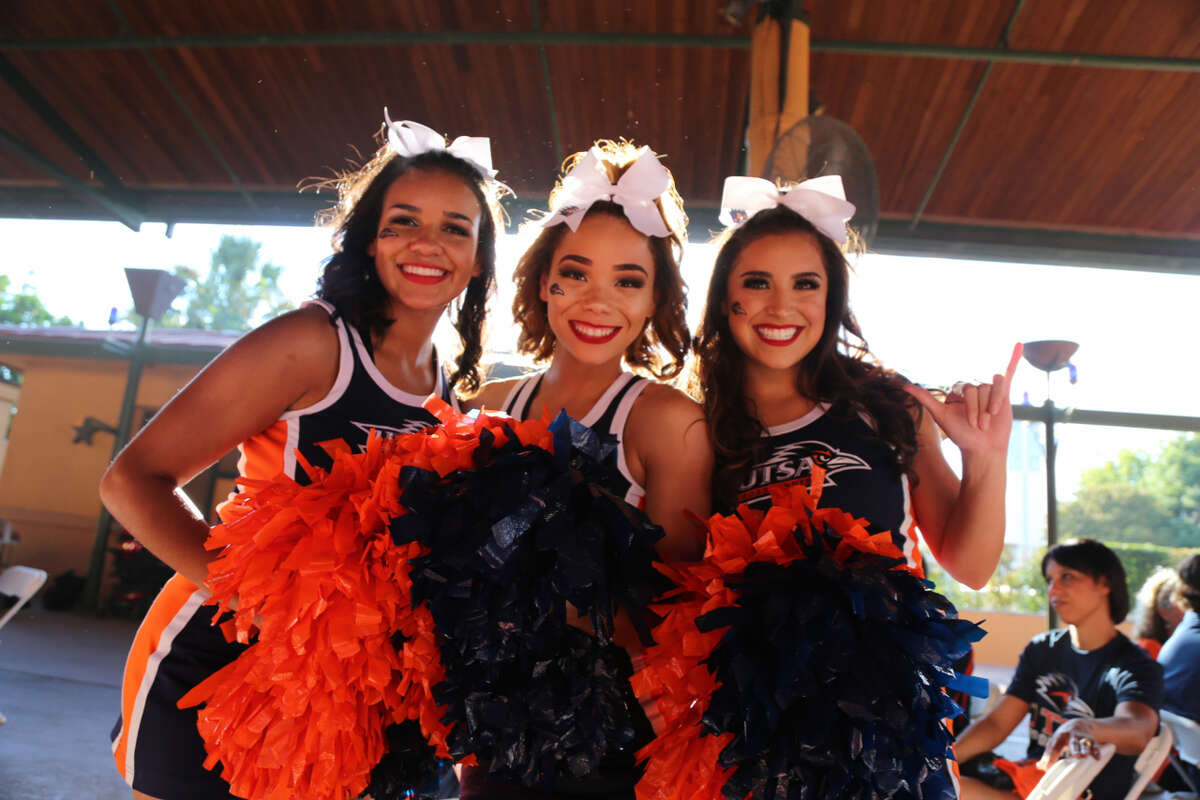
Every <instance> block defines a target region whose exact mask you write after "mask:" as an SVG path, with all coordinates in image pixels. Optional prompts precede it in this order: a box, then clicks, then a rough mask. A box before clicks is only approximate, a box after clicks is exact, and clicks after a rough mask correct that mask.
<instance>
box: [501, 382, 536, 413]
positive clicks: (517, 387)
mask: <svg viewBox="0 0 1200 800" xmlns="http://www.w3.org/2000/svg"><path fill="white" fill-rule="evenodd" d="M536 377H537V376H536V375H529V376H527V377H524V378H517V379H516V380H515V381H513V382H512V386H510V387H508V394H507V395H505V396H504V402H502V403H501V404H500V410H501V411H503V412H504V413H505V414H508V415H510V416H516V415H515V414H513V412H514V411H515V410H516V406H515V405H514V404H515V403H516V398H517V394H518V393H519V392H520V391H521V390H522V389H524V388H525V387H526V386H528V385H529V383H530V381H531V380H532V379H533V378H536Z"/></svg>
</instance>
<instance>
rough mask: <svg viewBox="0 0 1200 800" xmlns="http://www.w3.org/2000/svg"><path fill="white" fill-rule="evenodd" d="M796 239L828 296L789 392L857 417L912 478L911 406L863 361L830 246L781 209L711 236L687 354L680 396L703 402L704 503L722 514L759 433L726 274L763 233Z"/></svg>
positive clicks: (840, 260)
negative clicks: (818, 267) (805, 243)
mask: <svg viewBox="0 0 1200 800" xmlns="http://www.w3.org/2000/svg"><path fill="white" fill-rule="evenodd" d="M779 234H801V235H806V236H811V237H813V239H814V241H815V242H816V244H817V248H818V249H819V250H820V253H821V260H822V262H823V263H824V266H825V273H826V276H827V278H826V284H825V285H826V290H827V297H826V300H825V327H824V330H822V332H821V338H820V339H819V340H818V342H817V344H816V346H815V347H813V349H812V351H811V352H809V353H808V355H806V356H805V357H804V360H803V361H802V362H801V364H800V370H799V371H798V374H797V378H796V390H797V391H798V392H800V394H801V395H802V396H803V397H806V398H808V399H809V400H812V401H813V402H814V403H827V404H829V405H830V411H829V412H828V413H830V414H831V415H835V416H840V417H844V418H846V419H850V418H853V417H855V416H857V415H859V414H866V415H867V416H868V418H869V419H871V421H872V423H873V435H874V436H875V437H876V438H878V440H879V441H881V442H883V443H884V444H886V445H887V446H888V447H889V450H890V453H891V458H892V463H893V466H894V467H895V469H896V471H897V472H898V473H903V474H906V475H908V476H909V480H910V481H913V482H915V481H916V473H915V471H914V470H913V459H914V457H915V456H916V452H917V428H916V420H917V419H920V413H921V411H920V406H919V404H918V403H917V401H916V399H915V398H913V397H912V396H911V395H909V394H908V393H907V392H906V391H904V388H903V387H904V383H905V381H904V379H903V378H901V377H900V376H899V375H897V374H896V373H894V372H891V371H890V370H886V369H884V368H883V367H882V366H880V365H879V363H878V362H876V361H875V359H874V357H873V356H871V353H870V350H869V349H868V347H867V342H866V340H865V339H864V338H863V334H862V330H861V329H860V328H859V326H858V321H857V320H855V318H854V314H853V313H852V312H851V310H850V298H849V265H848V264H847V263H846V257H845V256H844V255H843V253H842V251H841V250H840V249H839V248H838V245H837V243H836V242H834V241H833V240H832V239H830V238H829V237H828V236H826V235H825V234H823V233H821V232H820V231H818V230H817V229H816V228H815V227H813V225H812V223H811V222H809V221H808V220H806V219H805V218H804V217H802V216H800V215H799V214H797V213H796V212H794V211H792V210H791V209H789V208H787V207H785V206H779V207H778V208H774V209H768V210H766V211H761V212H759V213H758V214H755V215H754V216H753V217H751V218H750V219H749V220H747V221H746V223H745V224H744V225H742V226H741V227H739V228H736V229H733V230H728V231H726V232H725V233H723V234H722V235H721V237H719V238H718V242H719V243H720V244H721V249H720V251H719V252H718V253H717V258H716V262H715V264H714V266H713V272H712V278H711V280H710V281H709V284H708V297H707V299H706V300H705V306H704V317H703V319H702V321H701V323H700V330H699V332H698V333H697V334H696V339H695V342H694V343H693V347H694V349H695V351H696V359H695V362H694V363H693V367H692V370H691V373H690V375H689V381H688V389H689V392H690V393H691V394H692V395H693V396H694V397H695V398H696V399H697V400H699V401H700V402H701V403H702V404H703V405H704V411H705V416H706V418H707V419H708V427H709V435H710V437H711V439H712V442H713V450H714V451H715V455H716V465H715V468H714V470H713V487H712V488H713V506H714V508H718V509H725V510H730V509H732V508H733V507H734V505H735V498H736V495H737V491H738V487H740V486H741V485H742V483H743V482H744V480H745V478H746V476H747V475H748V474H749V472H750V469H751V468H752V467H753V465H754V464H755V463H756V462H757V460H758V459H759V457H760V456H761V447H762V436H763V434H764V433H765V432H766V428H765V426H764V425H763V424H762V422H761V421H760V420H759V419H758V416H757V412H756V409H755V408H754V403H753V401H752V400H751V399H750V398H749V397H747V396H746V394H745V390H744V388H743V387H744V385H745V371H746V364H745V356H744V355H743V353H742V351H741V349H740V348H739V347H738V345H737V342H736V341H735V340H734V338H733V334H732V333H731V332H730V329H729V318H728V317H727V316H726V314H725V311H724V305H725V300H726V298H727V297H728V295H729V276H730V273H731V272H732V271H733V267H734V265H735V264H736V263H737V260H738V257H739V256H741V254H742V251H744V250H745V249H746V247H747V246H749V245H750V243H751V242H754V241H756V240H758V239H761V238H762V237H764V236H774V235H779Z"/></svg>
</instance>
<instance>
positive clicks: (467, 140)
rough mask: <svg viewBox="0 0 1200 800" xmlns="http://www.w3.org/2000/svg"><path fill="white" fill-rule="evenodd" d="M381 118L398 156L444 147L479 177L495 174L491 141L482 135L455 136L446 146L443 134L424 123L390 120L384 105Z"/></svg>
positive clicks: (417, 154)
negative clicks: (477, 172) (470, 167)
mask: <svg viewBox="0 0 1200 800" xmlns="http://www.w3.org/2000/svg"><path fill="white" fill-rule="evenodd" d="M383 119H384V122H385V123H386V124H387V138H388V145H389V146H390V147H391V148H392V150H394V151H396V152H397V153H399V154H400V155H402V156H405V157H406V158H412V157H413V156H419V155H421V154H422V153H428V152H430V151H432V150H445V151H446V152H448V153H449V154H450V155H452V156H457V157H458V158H461V159H462V160H463V161H466V162H467V163H468V164H470V165H471V166H473V167H475V169H476V170H478V171H479V174H480V175H482V176H483V177H485V178H494V177H496V170H494V169H492V142H491V140H490V139H488V138H487V137H486V136H459V137H458V138H457V139H455V140H454V141H453V142H451V143H450V146H449V147H447V146H446V139H445V137H443V136H442V135H441V134H440V133H438V132H437V131H435V130H434V129H433V128H430V127H429V126H427V125H422V124H421V123H419V122H413V121H411V120H401V121H400V122H392V118H391V117H389V116H388V110H387V109H386V108H384V109H383Z"/></svg>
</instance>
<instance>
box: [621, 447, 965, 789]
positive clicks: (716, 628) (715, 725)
mask: <svg viewBox="0 0 1200 800" xmlns="http://www.w3.org/2000/svg"><path fill="white" fill-rule="evenodd" d="M823 477H824V476H823V471H822V470H820V468H819V467H818V468H815V469H814V475H813V478H812V483H813V485H814V486H816V487H818V488H817V491H816V492H810V491H809V490H808V489H807V488H806V487H804V486H792V487H787V488H777V489H774V490H773V492H772V506H771V508H770V509H769V510H767V511H766V512H765V513H764V512H762V511H756V510H752V509H749V508H747V507H745V506H743V507H741V508H739V509H738V513H737V515H736V516H730V517H723V516H720V515H718V516H714V517H713V518H712V519H711V520H710V521H709V542H708V548H707V551H706V553H705V557H704V560H703V561H701V562H699V563H691V564H672V565H660V566H659V568H660V570H661V571H662V572H663V573H664V574H665V575H667V576H668V577H669V578H671V579H672V580H673V581H674V583H675V589H674V590H673V591H671V592H669V593H668V594H666V595H664V596H663V597H662V598H661V602H660V603H659V604H658V605H656V607H655V608H656V610H657V611H658V612H659V614H660V615H661V616H662V622H661V623H660V624H659V625H658V626H657V627H656V628H655V629H654V638H655V641H656V644H655V646H653V647H651V648H649V649H648V650H647V652H646V655H645V666H644V667H643V669H641V670H639V672H638V673H636V674H635V676H634V688H635V690H636V691H637V692H638V695H639V697H641V698H642V699H643V700H644V701H646V700H653V701H654V702H656V703H657V705H658V708H659V711H660V713H661V714H662V716H663V718H664V721H665V726H664V728H662V729H661V730H660V732H659V735H658V737H657V738H656V739H655V740H654V741H653V742H651V743H650V744H649V745H647V746H646V747H644V748H643V749H642V750H641V751H640V753H639V757H640V758H643V759H646V761H647V764H646V771H645V774H644V776H643V778H642V780H641V781H640V783H639V784H638V789H637V794H638V798H639V800H716V799H717V798H721V797H722V796H724V797H727V798H745V797H749V796H753V797H755V798H766V799H768V800H769V799H770V798H798V799H801V800H808V799H809V798H854V799H855V800H875V799H878V800H883V799H884V798H899V797H905V798H909V797H912V798H926V799H927V800H950V799H951V798H952V797H953V787H952V786H951V782H950V779H949V777H948V775H947V773H946V769H945V766H944V765H945V758H946V756H947V755H948V754H949V744H950V737H949V734H948V733H947V731H946V729H945V726H944V724H943V723H942V718H943V717H945V716H949V712H951V711H952V710H953V709H954V706H953V703H952V702H951V701H950V700H949V698H948V697H947V696H946V694H945V692H944V691H943V690H942V689H943V687H945V686H947V685H949V684H950V683H951V682H952V681H953V680H954V674H953V671H952V670H951V669H950V666H949V665H950V663H951V661H952V660H953V659H954V658H956V657H957V656H958V655H961V654H962V653H964V652H965V651H966V649H967V648H968V647H969V646H970V642H972V641H975V640H977V639H978V638H980V637H981V636H982V631H981V630H979V629H978V627H977V626H975V625H973V624H972V623H968V622H965V621H963V620H959V619H957V618H956V615H955V612H954V609H953V606H951V605H950V604H949V602H947V601H946V600H945V599H944V598H942V597H941V596H940V595H938V594H936V593H935V592H933V591H932V584H930V583H928V582H927V581H924V580H922V579H920V578H918V577H916V576H914V575H913V574H911V573H910V571H909V570H908V569H907V567H906V566H905V560H904V555H903V553H902V552H901V551H900V549H899V548H898V547H897V546H896V544H895V543H894V542H893V540H892V537H891V535H890V533H887V532H884V533H879V534H874V535H873V534H871V533H869V532H868V530H867V525H866V521H865V520H859V519H855V518H854V517H853V516H852V515H850V514H847V513H845V512H844V511H841V510H839V509H834V508H818V507H817V501H818V499H819V488H820V487H821V486H822V484H823Z"/></svg>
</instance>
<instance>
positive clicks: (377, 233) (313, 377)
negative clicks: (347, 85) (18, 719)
mask: <svg viewBox="0 0 1200 800" xmlns="http://www.w3.org/2000/svg"><path fill="white" fill-rule="evenodd" d="M385 116H386V112H385ZM494 174H495V173H494V171H493V170H492V169H491V152H490V146H489V143H488V140H487V139H483V138H468V137H460V138H458V139H456V140H455V141H454V142H453V143H452V144H450V145H449V146H447V145H446V141H445V139H443V137H442V136H441V135H440V134H438V133H437V132H435V131H433V130H431V129H429V128H427V127H425V126H424V125H419V124H417V123H413V122H396V123H393V122H392V121H391V120H390V119H388V120H387V123H386V142H384V144H383V146H382V147H381V149H380V150H379V151H378V152H377V153H376V154H375V156H374V157H373V158H372V159H371V160H370V161H369V162H368V163H367V164H366V165H365V166H363V167H362V168H361V169H360V170H358V171H356V172H354V173H351V174H347V175H345V176H343V177H342V178H340V179H339V180H338V181H337V188H338V190H339V205H338V207H337V209H335V211H334V214H333V220H332V222H333V225H334V226H335V229H336V232H335V234H334V253H333V255H332V256H331V257H330V258H329V259H328V260H327V261H326V263H325V266H324V271H323V274H322V276H321V278H320V282H319V284H318V290H317V298H318V299H317V300H315V301H312V302H309V303H306V304H305V305H304V306H303V307H302V308H301V309H299V310H297V311H294V312H290V313H288V314H285V315H284V316H282V317H280V318H278V319H275V320H272V321H271V322H268V323H266V324H265V325H263V326H261V327H260V328H258V329H257V330H255V331H253V332H251V333H249V334H247V335H246V336H245V337H243V338H242V339H240V340H239V341H238V342H237V343H235V344H234V345H232V346H231V347H230V348H229V349H228V350H226V351H225V352H224V353H222V354H221V355H220V356H219V357H218V358H217V359H216V360H214V361H213V362H212V363H211V364H209V365H208V366H207V367H206V368H205V369H204V370H203V371H202V372H200V374H199V375H197V376H196V377H195V378H194V379H193V380H192V381H191V383H189V384H188V385H187V386H186V387H185V388H184V389H183V390H182V391H181V392H180V393H179V394H178V395H176V397H175V398H174V399H172V401H171V402H170V403H169V404H167V405H166V406H165V407H164V408H163V409H162V410H161V411H160V412H159V413H158V415H157V416H155V418H154V419H153V420H152V421H151V422H150V423H149V424H148V425H147V426H146V427H145V428H143V429H142V431H141V432H140V433H139V434H138V435H137V436H136V437H135V438H134V439H133V440H132V441H131V442H130V443H129V445H128V446H127V447H126V448H125V449H124V450H123V451H122V452H121V454H120V455H119V456H118V457H117V459H116V460H115V461H114V462H113V464H112V466H110V467H109V469H108V471H107V472H106V473H105V475H104V479H103V481H102V482H101V486H100V494H101V498H102V499H103V501H104V503H105V505H106V506H107V507H108V508H109V510H110V511H112V513H113V516H114V517H115V518H117V519H118V520H120V522H121V524H122V525H123V526H124V527H125V528H127V529H128V530H129V531H130V532H132V533H133V535H134V536H136V537H137V538H138V540H139V541H141V542H142V543H144V544H145V545H146V546H147V547H149V548H150V549H151V551H153V552H154V553H155V555H157V556H158V557H159V558H161V559H162V560H163V561H165V562H166V563H167V564H169V565H170V566H171V567H173V568H174V569H175V570H176V574H175V575H174V577H172V578H171V579H170V580H169V581H168V583H167V585H166V586H165V587H164V588H163V590H162V592H161V593H160V594H159V596H158V597H157V599H156V600H155V602H154V605H153V606H152V607H151V609H150V611H149V613H148V614H147V616H146V618H145V621H144V622H143V623H142V625H141V627H140V628H139V630H138V633H137V635H136V637H135V639H134V643H133V647H132V649H131V650H130V654H129V658H128V661H127V663H126V667H125V676H124V682H123V686H122V698H121V716H120V719H119V720H118V722H117V725H116V728H115V730H114V733H113V753H114V756H115V759H116V764H117V769H118V770H119V771H120V772H121V774H122V776H123V777H124V778H125V780H126V782H128V783H129V785H130V786H131V787H132V789H133V796H134V798H135V799H137V798H161V800H182V799H183V798H197V797H203V798H206V799H207V798H227V797H230V796H231V795H230V793H229V785H228V784H227V783H226V782H225V781H224V780H222V779H221V778H220V777H219V776H218V775H217V773H216V772H215V771H209V770H206V769H204V768H203V762H204V760H205V750H204V745H203V742H202V741H201V738H200V736H199V734H198V733H197V729H196V724H197V711H196V709H195V708H188V709H184V710H181V709H179V708H178V707H177V706H176V703H177V701H178V700H179V699H180V698H181V697H182V696H183V695H184V694H185V693H187V691H188V690H189V689H191V688H192V687H194V686H195V685H196V684H198V683H199V682H200V681H201V680H203V679H204V678H206V677H207V676H209V675H211V674H212V673H214V672H216V671H217V670H218V669H220V668H221V667H223V666H225V665H226V664H229V663H230V662H232V661H233V660H234V659H235V658H237V656H238V655H239V654H240V653H241V652H242V651H243V650H244V649H245V646H244V645H240V644H236V643H230V642H228V641H226V639H225V638H224V637H223V635H222V633H221V632H220V629H219V628H218V627H216V626H215V624H214V623H215V622H216V620H214V619H213V607H212V606H208V605H204V601H205V598H206V597H207V596H208V592H207V590H206V589H204V588H203V587H204V585H205V580H206V578H207V576H208V564H209V562H210V561H211V560H212V559H213V558H214V553H212V552H210V551H207V550H205V548H204V546H203V543H204V541H205V538H206V537H207V535H208V532H209V528H208V524H207V522H206V521H205V518H204V515H203V514H202V513H201V512H200V511H199V510H198V509H196V508H195V506H193V505H192V504H191V503H190V502H189V500H188V499H187V496H186V495H185V494H184V493H183V491H182V489H181V488H180V487H182V486H183V485H184V484H186V483H187V482H188V481H189V480H191V478H192V477H193V476H194V475H196V474H197V473H199V472H200V471H201V470H203V469H204V468H206V467H207V466H208V465H209V464H211V463H213V462H214V461H215V460H217V459H218V458H220V457H221V456H222V455H224V454H225V453H226V452H228V451H229V450H230V449H231V448H232V447H234V446H237V447H239V449H240V450H241V454H242V458H241V460H240V461H239V471H240V473H241V475H242V476H243V477H245V478H249V479H258V480H260V481H261V480H270V479H273V478H276V477H277V476H279V475H287V476H288V477H290V478H293V479H294V480H296V481H298V482H300V483H307V481H308V474H307V470H309V469H310V468H311V467H317V468H327V467H328V466H329V465H330V463H331V456H330V452H329V451H327V449H326V448H325V447H324V446H323V445H324V444H327V443H329V442H330V440H337V439H340V440H342V441H343V442H345V443H346V444H347V445H349V446H350V447H352V448H358V447H361V446H362V445H363V444H364V443H365V442H366V440H367V434H368V431H369V430H372V429H373V430H376V431H379V432H382V433H385V434H395V433H403V432H410V431H416V430H421V429H423V428H425V427H426V426H428V425H431V424H434V423H436V422H437V420H436V419H435V418H434V416H433V415H432V414H430V413H429V412H427V411H426V410H425V409H423V408H422V403H423V402H424V401H425V400H426V398H428V397H430V396H431V395H436V396H438V397H441V398H442V399H443V400H445V401H447V402H450V403H453V402H454V390H455V388H456V387H458V388H461V389H463V390H465V391H467V392H470V391H474V390H476V389H477V388H478V385H479V374H478V370H477V365H478V361H479V357H480V354H481V351H482V325H483V321H484V314H485V304H486V300H487V297H488V295H489V292H490V291H491V289H492V287H493V285H494V274H495V239H496V232H497V230H498V226H499V224H500V222H499V221H500V216H499V214H500V211H499V205H498V198H499V195H500V190H501V188H502V185H501V184H498V183H497V182H496V181H495V180H494V177H493V176H494ZM464 292H465V294H464ZM460 296H462V298H463V299H462V301H461V307H460V309H459V311H458V313H457V315H456V317H455V321H454V325H455V328H456V330H457V331H458V333H459V335H460V336H461V338H462V353H461V355H460V356H459V358H458V360H457V363H455V364H454V365H453V370H452V371H450V374H449V376H448V377H447V375H446V374H445V373H446V369H445V365H444V364H443V363H441V362H439V359H438V354H437V353H436V352H435V350H434V347H433V343H432V335H433V331H434V327H435V325H436V324H437V321H438V319H439V318H440V317H441V315H442V314H443V313H444V312H445V311H446V309H447V307H448V306H449V305H450V304H451V302H452V301H454V300H455V299H456V298H459V297H460ZM310 465H311V466H310Z"/></svg>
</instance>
